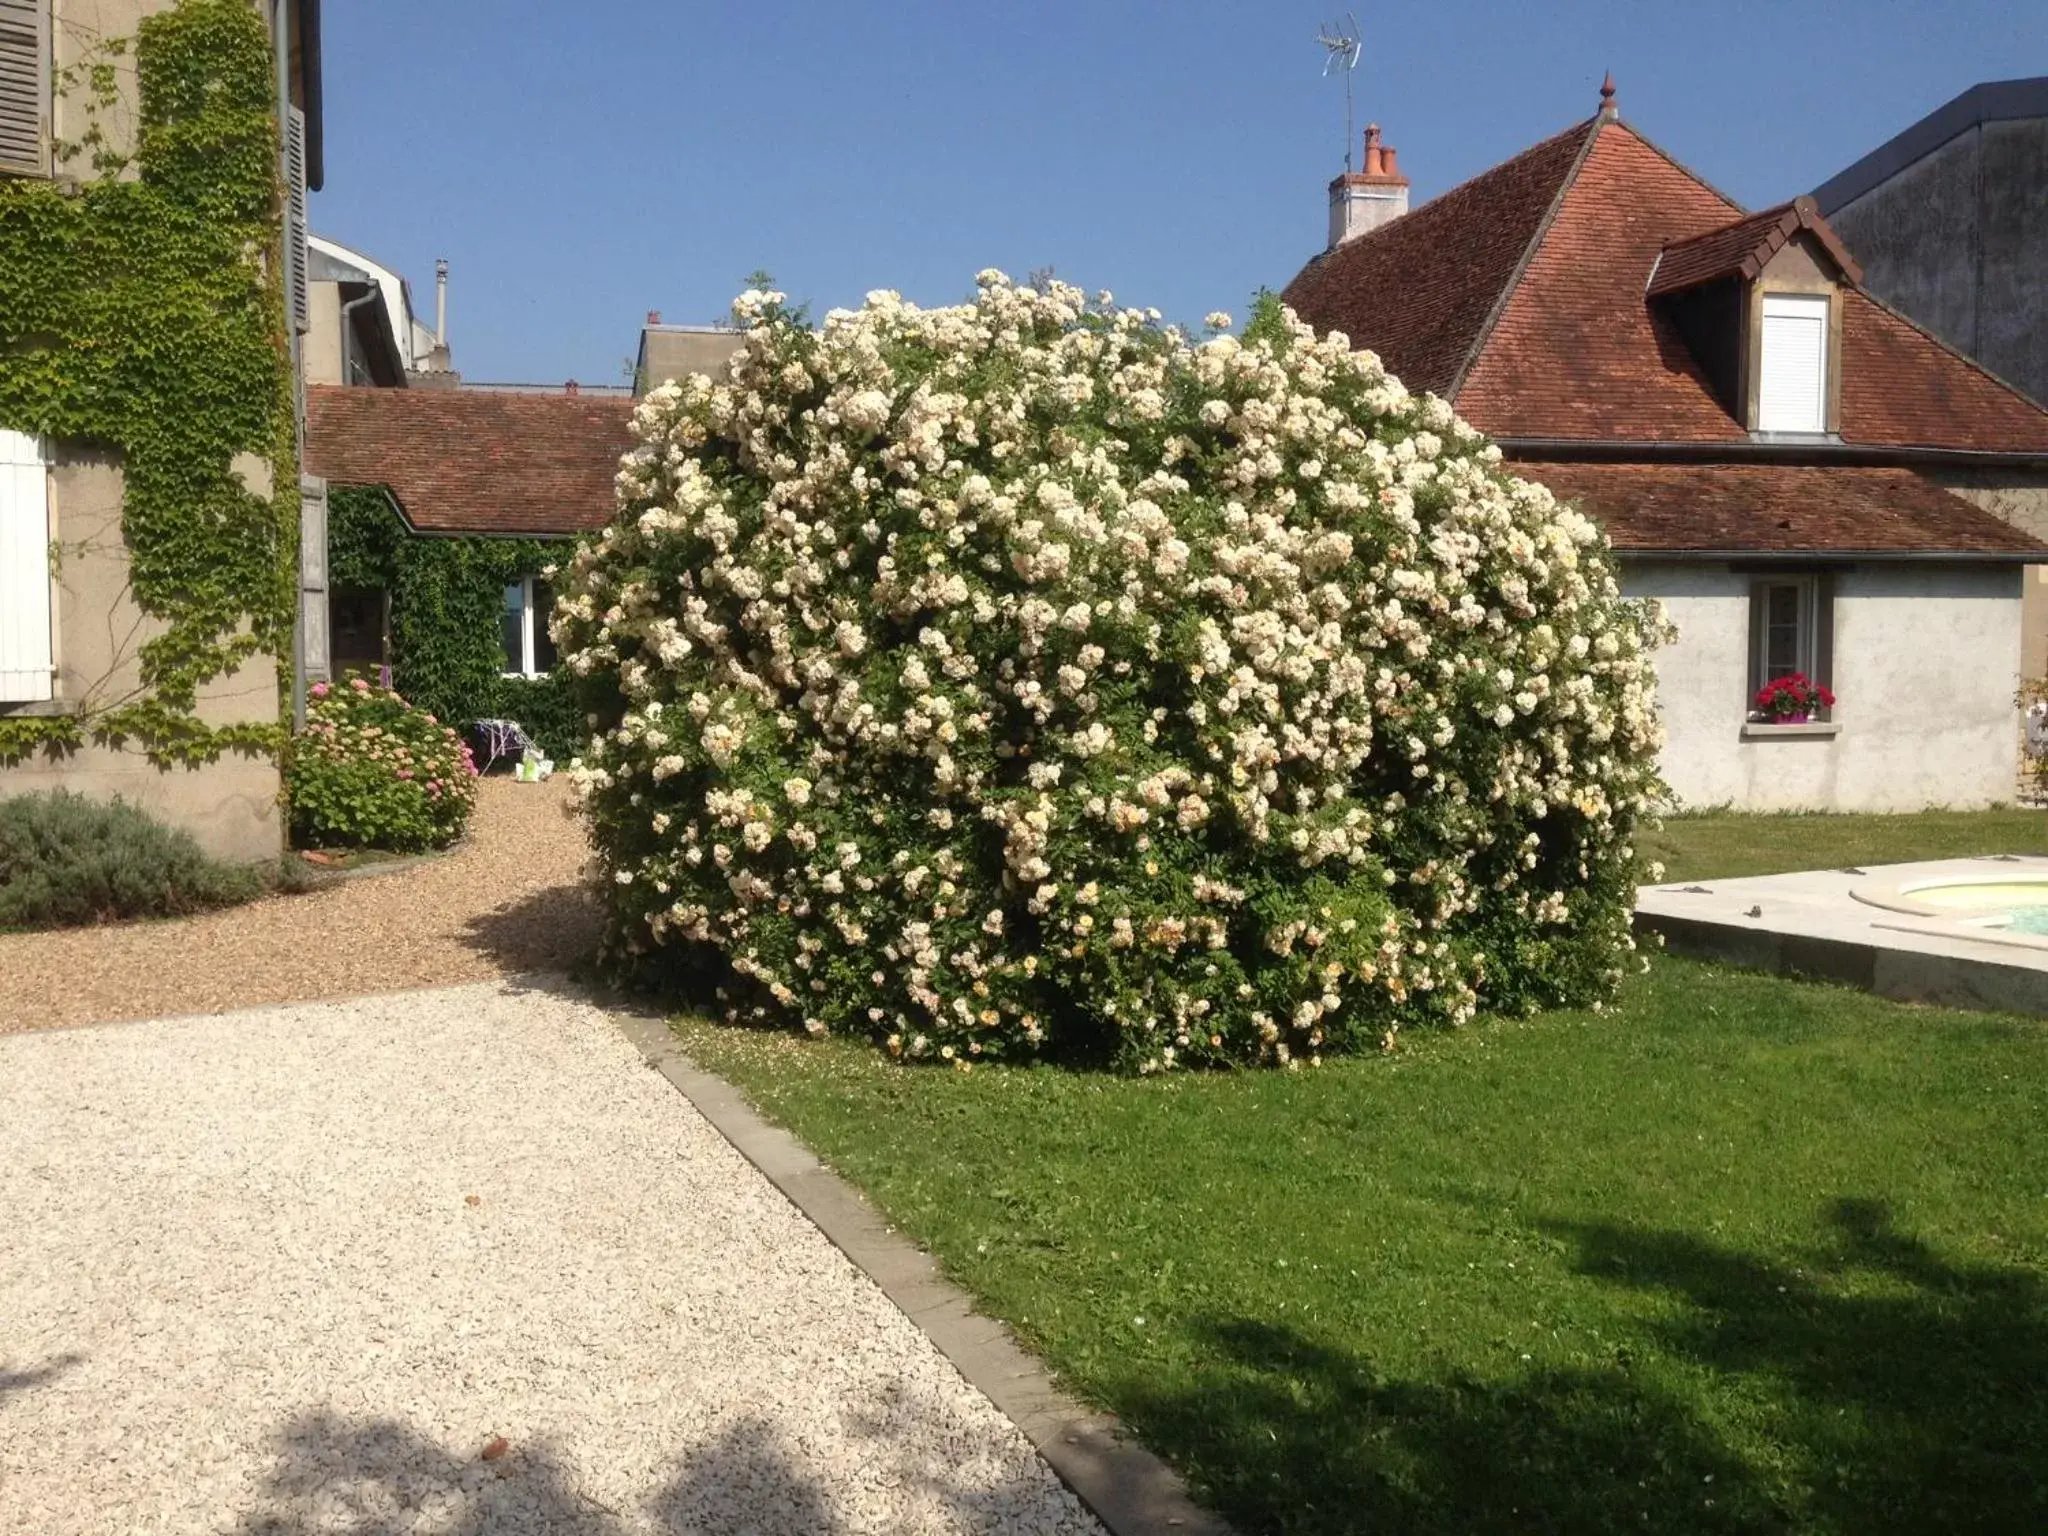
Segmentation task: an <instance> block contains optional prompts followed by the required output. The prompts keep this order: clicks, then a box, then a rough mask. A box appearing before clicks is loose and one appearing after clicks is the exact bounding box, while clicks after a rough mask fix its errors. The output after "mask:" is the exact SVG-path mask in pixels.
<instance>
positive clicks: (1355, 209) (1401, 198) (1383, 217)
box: [1330, 123, 1408, 251]
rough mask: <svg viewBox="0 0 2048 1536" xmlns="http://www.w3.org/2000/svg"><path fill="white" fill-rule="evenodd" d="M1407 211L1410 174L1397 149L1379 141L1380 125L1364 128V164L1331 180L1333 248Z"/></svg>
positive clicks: (1331, 242)
mask: <svg viewBox="0 0 2048 1536" xmlns="http://www.w3.org/2000/svg"><path fill="white" fill-rule="evenodd" d="M1407 211H1408V178H1407V177H1406V176H1403V175H1402V174H1401V172H1400V170H1399V169H1398V168H1397V167H1396V166H1395V164H1394V151H1393V150H1391V149H1389V148H1388V147H1387V146H1386V145H1384V144H1382V143H1380V125H1379V124H1378V123H1372V124H1369V125H1368V126H1367V128H1366V130H1365V165H1364V168H1363V169H1361V170H1358V171H1346V172H1345V173H1344V174H1343V175H1342V176H1339V177H1338V178H1337V179H1336V180H1335V181H1333V182H1331V183H1330V249H1331V250H1333V251H1334V250H1335V249H1337V247H1338V246H1340V245H1342V244H1344V242H1345V241H1347V240H1356V239H1357V238H1358V237H1359V236H1360V235H1365V234H1370V233H1372V231H1374V230H1376V229H1378V228H1379V227H1380V226H1381V225H1382V224H1390V223H1392V222H1393V221H1394V220H1395V219H1398V218H1399V217H1401V215H1402V214H1404V213H1406V212H1407Z"/></svg>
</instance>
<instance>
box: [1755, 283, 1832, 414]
mask: <svg viewBox="0 0 2048 1536" xmlns="http://www.w3.org/2000/svg"><path fill="white" fill-rule="evenodd" d="M1756 424H1757V428H1758V430H1759V431H1763V432H1825V431H1826V430H1827V426H1828V300H1827V295H1826V294H1806V293H1767V294H1765V295H1764V356H1763V368H1762V370H1761V382H1760V384H1759V387H1758V390H1757V412H1756Z"/></svg>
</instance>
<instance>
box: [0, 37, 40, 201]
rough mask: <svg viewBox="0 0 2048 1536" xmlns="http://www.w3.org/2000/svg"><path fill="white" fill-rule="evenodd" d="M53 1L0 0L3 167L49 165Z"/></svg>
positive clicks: (29, 169) (31, 172) (35, 169)
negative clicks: (50, 28)
mask: <svg viewBox="0 0 2048 1536" xmlns="http://www.w3.org/2000/svg"><path fill="white" fill-rule="evenodd" d="M49 16H50V0H0V171H12V172H14V173H15V174H17V175H21V176H42V175H45V174H47V172H48V170H49V165H48V163H47V161H46V158H45V157H46V155H47V154H48V150H49V138H50V131H49V130H50V33H49Z"/></svg>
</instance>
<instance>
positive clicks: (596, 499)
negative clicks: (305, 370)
mask: <svg viewBox="0 0 2048 1536" xmlns="http://www.w3.org/2000/svg"><path fill="white" fill-rule="evenodd" d="M634 404H635V402H634V401H632V400H629V399H626V398H624V397H622V396H617V395H603V396H576V395H544V394H531V395H529V394H515V393H511V392H503V393H501V392H497V391H482V390H464V389H362V388H346V387H342V386H339V385H319V384H316V385H312V386H310V387H309V388H308V389H307V390H306V468H307V470H308V471H309V472H310V473H312V474H316V475H322V476H325V477H326V479H327V480H328V481H329V483H331V484H336V485H382V486H388V487H389V488H390V490H391V494H392V495H393V496H395V497H396V498H397V499H398V504H399V507H400V508H401V510H402V511H403V512H404V514H405V517H406V520H407V521H408V522H410V523H411V524H412V526H413V527H415V528H417V529H419V530H420V531H421V532H423V533H499V534H524V535H548V534H576V533H588V532H591V531H593V530H595V529H598V528H602V527H603V526H604V525H605V524H606V523H607V522H608V521H610V519H611V515H612V509H613V506H614V504H615V501H616V497H615V494H614V491H613V485H612V481H613V476H615V475H616V474H617V473H618V468H619V457H620V455H621V454H623V453H625V451H626V450H627V449H628V448H630V447H631V446H632V445H633V434H632V420H633V408H634Z"/></svg>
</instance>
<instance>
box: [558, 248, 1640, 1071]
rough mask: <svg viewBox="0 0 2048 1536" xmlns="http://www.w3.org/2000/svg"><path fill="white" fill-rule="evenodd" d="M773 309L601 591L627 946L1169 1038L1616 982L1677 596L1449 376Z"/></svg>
mask: <svg viewBox="0 0 2048 1536" xmlns="http://www.w3.org/2000/svg"><path fill="white" fill-rule="evenodd" d="M735 313H736V315H737V317H738V318H739V320H740V321H741V323H742V327H743V334H742V336H741V337H740V338H739V339H740V340H741V341H743V350H742V351H741V352H740V354H739V356H738V357H737V359H736V361H735V363H734V366H733V369H732V374H731V378H730V381H729V382H725V383H713V382H711V381H710V380H708V379H705V378H702V377H696V378H691V379H687V380H684V381H682V382H680V383H672V384H667V385H664V386H662V387H661V388H659V389H657V390H655V391H653V392H652V393H651V394H649V395H648V396H647V398H646V399H645V401H644V402H643V403H642V405H641V406H640V409H639V412H638V416H637V421H636V427H637V435H638V438H639V443H640V446H639V447H637V448H636V449H635V450H634V451H633V452H631V453H630V454H629V455H628V456H627V458H626V461H625V464H624V467H623V469H622V471H621V473H620V477H619V485H620V496H621V510H620V513H619V515H618V517H617V518H616V520H615V521H614V522H613V524H612V526H611V527H609V528H608V529H606V530H605V532H604V533H603V534H602V536H600V537H598V538H596V539H595V540H593V541H591V542H589V543H588V544H587V545H586V546H585V547H584V548H583V549H582V550H581V552H580V553H579V554H578V555H577V556H576V558H575V560H574V561H573V563H572V564H571V565H570V566H569V568H568V569H567V571H566V572H565V574H564V576H563V579H562V587H561V599H560V601H559V603H558V607H557V610H556V615H557V616H556V620H555V636H556V639H557V640H558V642H559V643H560V645H561V647H562V651H563V656H564V659H565V661H566V663H567V665H568V666H569V667H570V669H571V670H572V672H573V673H574V674H575V675H576V676H577V677H578V678H580V679H581V682H580V683H579V685H578V686H579V687H580V688H581V690H582V692H583V694H584V698H585V703H586V706H587V708H588V709H589V710H590V711H591V716H590V719H591V725H592V728H593V732H594V735H593V738H592V740H591V741H590V743H589V748H588V753H587V756H586V757H585V758H584V759H583V761H582V763H581V765H580V767H579V768H578V769H577V779H578V784H579V789H580V793H581V795H582V797H583V803H584V807H585V810H586V814H587V816H588V820H589V825H590V830H591V834H592V840H593V843H594V846H595V848H596V850H597V854H598V859H599V863H600V865H601V867H602V872H603V878H604V880H605V890H606V893H607V898H608V902H609V934H608V938H607V950H608V953H609V954H610V956H611V957H612V958H613V959H614V960H615V961H617V962H620V963H621V964H624V965H626V966H629V967H632V968H636V969H639V970H641V971H642V972H643V973H645V972H649V971H653V972H655V973H660V972H661V971H662V970H664V969H665V968H666V967H667V966H669V965H671V964H680V965H682V966H683V967H685V968H687V969H690V970H694V971H696V972H698V973H699V974H702V973H703V967H704V965H705V963H706V962H709V963H710V965H711V968H712V970H711V974H712V975H713V977H714V979H715V980H717V982H718V983H719V995H720V996H722V997H723V998H724V1000H725V1003H726V1007H727V1009H728V1011H729V1012H730V1013H731V1014H732V1015H733V1016H735V1017H740V1018H746V1019H762V1020H787V1021H788V1022H790V1023H792V1024H798V1025H802V1026H803V1027H805V1028H808V1029H810V1030H812V1031H814V1032H816V1031H823V1030H841V1031H847V1032H855V1033H861V1034H870V1035H872V1036H874V1037H875V1038H876V1039H877V1040H878V1041H880V1042H883V1043H885V1044H886V1045H887V1047H888V1048H889V1049H890V1050H891V1051H893V1052H898V1053H901V1054H903V1055H906V1056H910V1057H936V1058H944V1059H948V1060H952V1061H955V1062H957V1063H971V1062H972V1061H975V1060H978V1059H989V1058H995V1057H1003V1058H1015V1057H1019V1056H1028V1055H1031V1054H1033V1053H1036V1052H1043V1051H1048V1050H1075V1051H1089V1052H1093V1053H1097V1054H1098V1055H1101V1056H1106V1057H1108V1058H1110V1059H1113V1060H1115V1061H1117V1062H1118V1063H1120V1064H1122V1065H1125V1066H1135V1067H1138V1068H1140V1069H1154V1068H1158V1067H1165V1066H1174V1065H1185V1064H1197V1063H1212V1062H1275V1063H1294V1062H1300V1061H1310V1062H1313V1061H1315V1060H1317V1059H1318V1058H1319V1057H1320V1056H1321V1055H1322V1054H1324V1053H1327V1052H1331V1051H1342V1050H1346V1049H1351V1048H1355V1047H1357V1046H1359V1045H1361V1044H1364V1043H1372V1044H1381V1043H1385V1042H1387V1041H1390V1040H1391V1038H1392V1036H1393V1034H1394V1032H1395V1031H1396V1030H1397V1029H1399V1028H1401V1027H1402V1026H1404V1025H1407V1024H1409V1023H1412V1022H1415V1021H1422V1020H1449V1021H1456V1020H1462V1019H1464V1018H1466V1017H1468V1016H1469V1015H1471V1014H1472V1013H1473V1012H1474V1010H1475V1009H1478V1008H1481V1007H1502V1008H1508V1009H1525V1008H1528V1007H1532V1006H1536V1005H1539V1004H1547V1003H1554V1002H1586V1001H1595V1000H1598V999H1600V998H1602V997H1604V996H1605V995H1606V994H1607V993H1608V991H1609V990H1610V989H1611V988H1612V986H1613V985H1614V983H1615V982H1616V981H1617V980H1618V979H1619V976H1620V974H1621V970H1622V964H1623V961H1624V960H1625V958H1626V952H1627V951H1628V950H1629V949H1630V940H1629V907H1630V902H1631V889H1632V886H1631V881H1632V866H1633V851H1632V849H1631V846H1630V842H1631V837H1632V833H1633V830H1634V828H1635V826H1636V823H1637V820H1638V818H1639V817H1640V816H1642V815H1644V814H1645V811H1646V809H1647V807H1648V805H1649V803H1650V801H1651V800H1652V798H1653V797H1654V796H1655V795H1656V794H1657V793H1658V791H1659V789H1660V786H1659V784H1658V782H1657V778H1656V771H1655V766H1654V758H1655V750H1656V747H1657V744H1658V740H1659V727H1658V723H1657V718H1656V710H1655V703H1654V696H1653V682H1652V673H1651V666H1650V659H1649V654H1648V653H1649V649H1650V646H1651V645H1652V643H1653V641H1654V639H1655V638H1656V629H1657V623H1658V621H1657V620H1655V619H1654V618H1653V617H1652V616H1651V615H1650V614H1648V613H1647V612H1645V611H1643V610H1641V609H1640V608H1638V607H1637V606H1636V605H1634V604H1632V603H1629V602H1626V601H1624V600H1623V599H1622V597H1621V596H1620V593H1619V589H1618V587H1617V585H1616V581H1615V576H1614V571H1613V567H1612V565H1611V564H1610V562H1609V559H1608V557H1607V555H1606V553H1605V546H1604V542H1603V540H1602V538H1601V536H1600V534H1599V533H1598V531H1597V530H1596V529H1595V528H1594V527H1593V525H1592V524H1590V523H1589V522H1587V521H1586V520H1585V519H1584V518H1583V517H1581V516H1579V515H1578V514H1576V513H1575V512H1573V511H1571V510H1569V509H1567V508H1565V507H1563V506H1560V505H1559V504H1558V503H1557V502H1556V501H1554V500H1553V499H1552V497H1551V495H1550V494H1549V492H1547V491H1545V490H1544V489H1542V488H1541V487H1539V486H1535V485H1530V484H1527V483H1524V482H1522V481H1519V480H1516V479H1514V478H1513V477H1512V476H1510V475H1508V474H1506V473H1504V472H1503V471H1502V469H1501V468H1500V463H1499V459H1500V455H1499V452H1498V450H1497V449H1495V448H1494V447H1492V446H1491V445H1489V444H1487V443H1486V442H1485V441H1484V440H1483V439H1482V438H1480V437H1479V436H1478V435H1477V434H1476V433H1474V432H1473V431H1472V430H1471V429H1469V428H1468V427H1466V426H1465V425H1464V424H1463V423H1461V422H1459V421H1457V420H1456V419H1455V418H1454V417H1453V415H1452V413H1451V411H1450V409H1449V408H1448V407H1447V406H1445V405H1444V404H1443V403H1442V402H1441V401H1439V400H1437V399H1435V398H1433V397H1418V396H1414V395H1411V394H1409V393H1408V392H1407V391H1406V390H1405V389H1403V388H1402V386H1401V385H1400V384H1399V383H1398V382H1397V381H1396V380H1394V379H1392V378H1390V377H1388V376H1387V374H1386V373H1385V372H1384V371H1383V370H1382V369H1381V367H1380V366H1379V364H1378V362H1377V360H1376V359H1374V358H1373V357H1372V356H1371V355H1370V354H1366V353H1353V352H1352V351H1351V350H1350V348H1349V346H1348V344H1347V343H1346V341H1345V339H1344V338H1343V337H1342V336H1339V335H1332V336H1328V337H1324V338H1320V339H1318V338H1317V337H1316V336H1315V335H1314V334H1313V333H1312V332H1311V331H1310V330H1309V329H1307V328H1306V327H1304V326H1302V325H1300V324H1298V323H1297V322H1295V320H1294V319H1293V317H1292V315H1291V314H1288V313H1286V312H1285V311H1281V310H1279V309H1278V308H1277V306H1270V305H1269V306H1267V307H1266V309H1265V310H1264V312H1263V314H1262V317H1261V318H1260V319H1259V320H1257V321H1256V322H1255V324H1254V325H1253V327H1252V328H1251V331H1250V332H1249V333H1248V337H1247V340H1246V341H1245V342H1243V343H1240V342H1238V341H1237V340H1235V339H1232V338H1231V337H1229V336H1228V335H1218V336H1216V337H1215V339H1212V340H1208V341H1204V342H1201V343H1199V344H1197V343H1192V342H1190V341H1189V340H1188V339H1187V338H1186V337H1185V336H1183V335H1182V334H1181V333H1179V332H1178V331H1175V330H1173V329H1171V328H1167V327H1163V326H1161V325H1160V324H1159V323H1158V316H1157V315H1156V313H1150V312H1145V311H1140V310H1133V309H1120V308H1115V307H1112V305H1111V303H1110V301H1109V298H1108V296H1107V295H1102V296H1100V297H1099V298H1098V299H1097V300H1095V301H1093V302H1090V301H1089V300H1088V299H1087V298H1086V297H1085V296H1084V295H1083V294H1082V293H1081V292H1079V291H1077V290H1075V289H1073V288H1070V287H1067V286H1065V285H1062V284H1059V283H1050V284H1044V285H1040V286H1039V287H1021V286H1017V285H1015V284H1013V283H1011V282H1010V281H1008V280H1007V279H1005V278H1004V277H1003V276H1001V275H1000V274H998V273H993V272H989V273H984V274H982V276H981V278H980V280H979V292H978V296H977V297H976V298H975V300H974V301H973V302H972V303H969V304H964V305H961V306H958V307H955V308H946V309H933V310H923V309H919V308H917V307H915V306H913V305H910V304H906V303H904V302H903V301H902V300H901V299H899V298H898V297H897V296H896V295H894V294H890V293H877V294H874V295H871V296H870V297H869V299H868V301H867V303H866V304H865V305H864V306H863V307H862V308H861V309H860V310H858V311H856V312H846V311H834V312H833V313H832V314H830V315H829V316H828V317H827V318H826V320H825V322H824V324H823V326H822V327H821V328H818V329H815V330H814V329H812V328H810V327H808V326H807V325H805V324H803V323H802V322H801V320H800V318H799V317H797V316H795V315H792V314H790V313H789V312H787V311H786V310H785V309H784V307H783V305H782V302H781V300H780V296H779V295H775V294H764V293H762V292H759V291H749V292H748V293H746V294H743V295H742V296H741V297H740V299H739V300H738V301H737V303H736V305H735ZM1227 324H1228V321H1227V318H1226V317H1222V316H1212V317H1211V326H1212V329H1218V330H1220V329H1222V328H1223V327H1225V326H1227Z"/></svg>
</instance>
